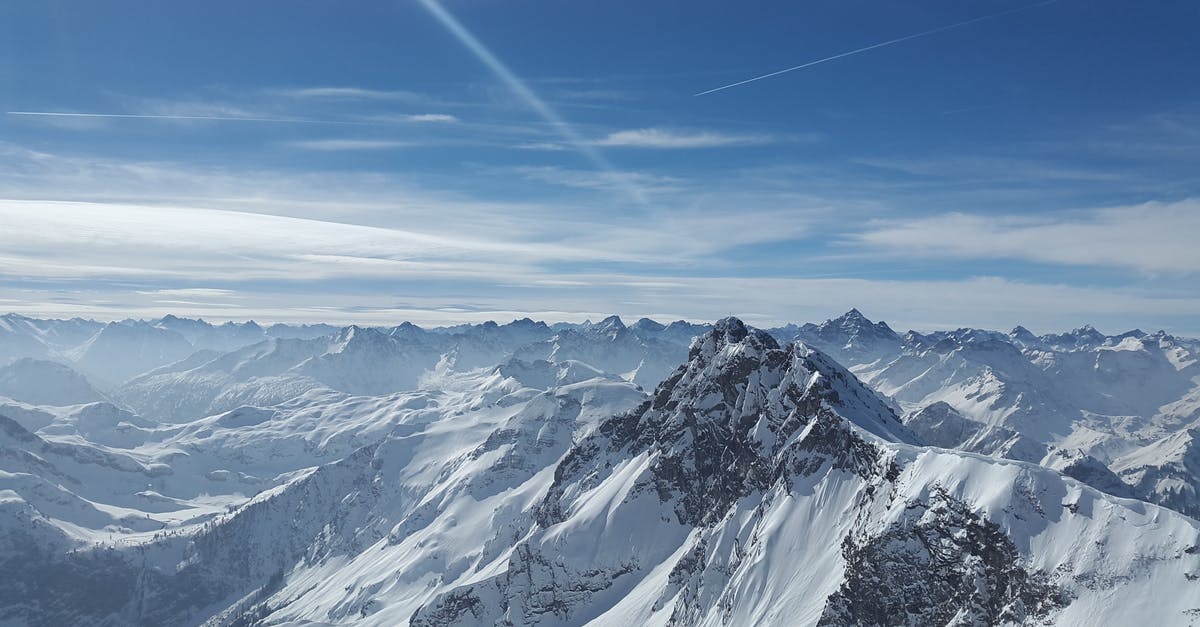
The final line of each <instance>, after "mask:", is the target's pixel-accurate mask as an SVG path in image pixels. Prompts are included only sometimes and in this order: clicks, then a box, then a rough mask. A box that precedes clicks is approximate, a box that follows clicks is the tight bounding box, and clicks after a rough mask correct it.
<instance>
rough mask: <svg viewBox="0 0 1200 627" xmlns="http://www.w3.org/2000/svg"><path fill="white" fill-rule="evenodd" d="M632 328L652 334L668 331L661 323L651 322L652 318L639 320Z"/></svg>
mask: <svg viewBox="0 0 1200 627" xmlns="http://www.w3.org/2000/svg"><path fill="white" fill-rule="evenodd" d="M630 328H632V329H636V330H638V331H647V332H651V333H657V332H659V331H662V330H664V329H666V328H667V327H666V326H665V325H663V324H662V323H660V322H656V321H654V320H651V319H650V318H639V319H638V321H637V322H635V323H633V325H631V326H630Z"/></svg>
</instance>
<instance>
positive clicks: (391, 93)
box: [275, 86, 429, 103]
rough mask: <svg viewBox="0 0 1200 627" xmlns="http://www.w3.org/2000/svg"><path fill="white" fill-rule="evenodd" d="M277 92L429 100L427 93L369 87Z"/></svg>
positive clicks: (306, 96)
mask: <svg viewBox="0 0 1200 627" xmlns="http://www.w3.org/2000/svg"><path fill="white" fill-rule="evenodd" d="M275 92H276V93H279V94H282V95H284V96H288V97H290V98H299V99H311V100H321V99H323V100H393V101H397V102H408V103H423V102H428V101H429V97H428V96H426V95H425V94H422V93H419V92H415V91H406V90H401V89H392V90H384V89H368V88H365V87H337V86H326V87H301V88H295V89H280V90H275Z"/></svg>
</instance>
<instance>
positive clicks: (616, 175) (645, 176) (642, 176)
mask: <svg viewBox="0 0 1200 627" xmlns="http://www.w3.org/2000/svg"><path fill="white" fill-rule="evenodd" d="M493 171H499V172H511V173H514V174H516V175H518V176H521V177H523V178H525V179H527V180H531V181H539V182H542V183H550V184H552V185H561V186H564V187H574V188H578V189H604V190H621V189H627V188H628V187H629V186H636V187H637V188H638V189H640V190H642V191H643V192H646V193H655V192H672V191H679V190H681V189H683V184H684V180H683V179H680V178H677V177H672V176H663V175H658V174H651V173H648V172H631V171H617V170H611V171H596V170H577V169H571V168H563V167H560V166H513V167H508V168H499V169H494V170H493Z"/></svg>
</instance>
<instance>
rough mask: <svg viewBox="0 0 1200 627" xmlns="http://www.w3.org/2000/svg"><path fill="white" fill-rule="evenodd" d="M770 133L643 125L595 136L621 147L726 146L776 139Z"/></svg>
mask: <svg viewBox="0 0 1200 627" xmlns="http://www.w3.org/2000/svg"><path fill="white" fill-rule="evenodd" d="M774 139H775V138H774V137H772V136H771V135H745V134H730V133H718V132H714V131H682V130H670V129H661V128H641V129H632V130H624V131H616V132H614V133H610V134H609V135H607V136H606V137H603V138H601V139H598V140H596V141H595V142H594V143H595V145H597V146H611V147H621V148H656V149H684V148H720V147H725V146H748V145H754V144H766V143H770V142H772V141H774Z"/></svg>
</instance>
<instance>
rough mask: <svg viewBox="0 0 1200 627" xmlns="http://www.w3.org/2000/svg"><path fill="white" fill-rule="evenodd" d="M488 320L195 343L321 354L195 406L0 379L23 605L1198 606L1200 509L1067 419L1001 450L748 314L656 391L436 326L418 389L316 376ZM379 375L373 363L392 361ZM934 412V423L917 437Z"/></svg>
mask: <svg viewBox="0 0 1200 627" xmlns="http://www.w3.org/2000/svg"><path fill="white" fill-rule="evenodd" d="M614 322H616V321H608V324H604V323H602V324H599V325H588V326H579V327H565V328H559V329H557V330H555V329H551V328H549V327H547V331H548V335H546V336H544V337H540V338H539V337H537V335H536V334H537V333H546V332H547V331H541V330H538V331H536V332H535V333H533V334H532V335H534V337H533V341H532V342H529V343H531V344H537V345H539V346H541V343H542V342H545V341H546V340H549V339H550V338H552V337H556V336H561V335H563V334H564V332H566V331H570V332H572V333H568V334H567V336H568V337H570V336H571V335H572V334H576V335H579V336H580V337H585V334H586V337H590V338H591V340H592V341H593V342H594V343H595V345H596V346H598V347H604V346H608V345H609V343H610V342H612V341H614V339H615V338H617V337H619V336H622V335H623V334H626V333H629V334H632V333H631V330H632V329H633V327H624V325H621V326H620V327H618V326H617V325H616V324H614ZM495 326H496V327H500V326H507V325H495ZM635 326H640V327H642V328H641V329H639V331H641V332H644V333H647V334H649V336H648V337H646V338H641V337H638V336H637V335H636V334H633V335H634V337H637V338H638V339H639V340H641V341H642V342H643V343H646V342H649V340H656V341H664V342H665V341H668V340H667V339H665V338H663V337H662V333H663V332H664V331H665V330H666V328H667V327H664V328H662V329H659V328H654V327H653V326H651V325H649V324H642V323H639V325H635ZM660 326H661V325H660ZM872 326H873V327H874V328H875V329H879V330H880V331H882V329H880V328H879V327H878V326H877V325H872ZM476 329H477V328H476ZM510 331H517V329H512V330H510ZM475 332H476V331H475V330H473V329H465V330H464V329H459V330H457V331H454V332H434V331H427V330H422V329H416V328H412V329H409V328H406V329H403V330H399V331H394V332H393V331H381V330H365V329H357V328H353V329H346V330H343V331H341V332H339V333H338V334H337V335H335V336H333V337H322V338H318V339H312V340H300V339H281V338H272V339H268V340H266V341H264V342H260V343H259V344H256V345H253V346H252V347H248V348H242V349H239V350H238V351H234V352H231V353H224V354H216V353H213V352H207V351H206V352H201V353H198V354H197V355H199V357H194V358H189V359H186V360H184V362H181V363H180V364H176V365H173V366H167V367H165V368H163V369H161V370H159V371H157V372H156V373H155V374H152V375H150V378H153V377H161V376H164V375H178V374H182V373H187V372H192V371H195V372H194V373H193V375H190V376H194V377H196V381H197V382H201V381H202V380H204V377H209V376H212V377H216V378H220V377H226V376H231V377H238V376H247V377H249V378H251V379H253V378H254V377H279V376H286V377H293V378H294V379H295V380H297V381H299V380H308V381H311V382H316V383H314V384H313V385H312V386H311V387H308V388H305V389H302V390H299V391H297V393H296V394H295V395H293V396H290V397H289V398H286V399H283V400H279V401H275V400H272V401H271V402H269V403H268V402H263V403H256V404H244V405H240V406H235V407H230V408H228V409H227V410H224V411H220V412H217V413H214V414H212V415H208V416H204V417H200V418H195V419H189V420H187V421H183V422H178V423H174V422H164V421H161V420H159V419H157V418H156V417H154V416H152V415H150V414H145V415H138V414H135V413H131V412H129V411H126V410H123V409H121V408H119V407H116V406H114V405H112V404H109V403H103V402H101V403H92V404H87V405H81V406H74V407H38V406H34V405H29V404H25V403H8V404H4V403H0V415H4V416H5V417H4V418H0V529H3V530H4V533H3V534H0V568H3V572H9V573H12V572H20V573H21V574H22V576H21V577H5V578H0V623H11V624H30V625H57V624H114V625H116V624H120V625H125V624H130V625H140V624H145V625H152V624H153V625H157V624H173V625H202V624H203V625H214V626H215V625H301V624H348V623H353V624H365V625H403V624H412V625H450V624H462V625H477V624H542V625H580V624H587V623H591V624H598V625H612V624H622V625H626V624H637V625H695V624H703V625H717V624H721V625H726V624H739V625H741V624H789V625H793V624H794V625H808V624H826V625H848V624H897V623H900V624H921V625H927V624H937V625H951V624H954V625H960V624H1002V623H1010V624H1028V623H1039V624H1040V623H1044V624H1065V625H1071V624H1085V623H1086V624H1095V623H1097V622H1100V623H1104V624H1128V623H1131V622H1133V621H1143V622H1149V623H1151V624H1187V623H1188V622H1189V621H1190V620H1194V619H1196V618H1197V615H1200V600H1198V599H1200V522H1197V521H1196V520H1195V519H1193V518H1189V517H1188V516H1185V515H1183V514H1180V513H1177V512H1174V511H1171V510H1169V509H1164V508H1162V507H1159V506H1156V505H1152V504H1149V503H1146V502H1143V501H1138V500H1132V499H1128V498H1122V497H1120V496H1116V495H1114V494H1111V493H1106V492H1102V491H1100V490H1097V489H1095V488H1093V487H1091V486H1090V485H1087V484H1086V483H1083V482H1081V481H1085V482H1087V483H1093V482H1102V480H1112V478H1113V477H1115V476H1116V475H1112V476H1106V477H1103V478H1101V477H1097V476H1092V475H1091V474H1089V473H1093V474H1094V473H1098V472H1100V471H1103V470H1106V468H1105V467H1104V465H1103V464H1101V465H1100V466H1099V468H1097V467H1096V464H1099V462H1098V461H1096V458H1087V457H1081V456H1076V455H1074V454H1073V453H1071V454H1065V453H1063V451H1065V449H1061V448H1057V449H1053V451H1051V452H1050V453H1048V455H1051V454H1053V453H1059V454H1058V459H1059V461H1058V462H1054V463H1050V462H1044V463H1043V465H1040V466H1039V465H1037V464H1032V463H1027V462H1023V461H1015V460H1013V459H1007V458H1005V456H1006V454H1007V452H1011V451H1012V450H1014V448H1015V447H1013V446H1009V447H1008V448H1007V449H1005V448H1004V447H1003V446H1001V447H999V448H996V449H987V448H986V447H984V448H980V449H978V450H979V451H980V452H979V453H973V452H968V451H966V450H958V449H962V448H963V443H964V442H975V443H976V444H977V445H978V446H983V442H984V441H985V440H987V441H989V442H995V441H998V440H999V439H1000V437H1001V436H1002V435H1003V434H1004V432H1001V431H999V429H1002V428H1003V429H1007V427H1003V426H1002V425H998V424H997V425H988V424H985V423H983V422H980V421H978V420H975V419H974V418H972V417H971V416H970V415H969V414H965V413H962V412H960V411H959V410H957V409H956V408H955V407H952V406H951V405H950V404H938V405H931V406H930V407H928V408H922V409H920V410H918V411H916V412H914V413H912V414H910V415H908V416H906V421H907V424H905V423H904V422H902V421H901V420H900V418H899V417H898V414H897V412H896V411H895V409H894V408H893V406H892V404H893V403H894V402H895V401H892V400H890V399H887V398H885V397H884V396H882V395H881V394H880V393H879V392H878V391H877V390H873V389H871V388H869V387H868V386H866V385H864V384H863V383H862V382H861V381H860V380H859V379H858V378H857V377H856V376H855V375H854V374H852V372H851V371H850V370H847V369H846V368H844V367H842V366H841V365H839V364H838V363H837V361H835V359H834V358H833V357H832V356H830V355H828V354H826V353H825V352H823V351H822V350H820V349H819V348H816V347H812V346H810V345H807V344H805V343H789V344H784V345H781V344H779V343H778V342H777V341H776V340H775V339H774V338H773V337H771V336H770V335H768V334H766V333H764V332H761V331H757V330H754V329H751V328H748V327H746V326H745V325H744V324H742V323H741V322H740V321H738V320H736V319H726V320H722V321H720V322H719V323H717V324H716V325H714V326H712V327H710V328H709V329H708V330H707V331H706V332H705V333H704V334H703V335H701V336H700V337H698V338H696V339H695V340H694V341H693V342H691V344H690V346H689V347H688V348H687V349H686V351H685V353H684V355H683V356H682V357H681V358H680V360H679V361H680V363H681V365H678V366H677V367H676V368H675V369H674V370H673V371H672V372H671V373H670V374H669V375H668V376H666V377H665V379H664V380H663V381H662V382H661V383H660V384H658V386H657V387H656V388H654V390H653V392H652V393H648V392H647V391H646V390H647V389H648V388H645V389H644V388H642V387H639V386H638V385H637V384H635V383H634V382H633V381H631V380H630V377H628V376H622V375H628V371H618V372H612V371H607V372H606V371H604V370H603V369H601V368H599V367H597V366H596V364H594V363H588V362H584V361H578V360H573V359H562V360H558V361H555V360H553V359H539V360H527V359H522V358H521V357H519V356H514V355H512V354H510V355H509V356H508V357H507V358H506V359H504V360H503V361H502V362H501V363H499V364H497V365H494V366H491V367H482V368H474V369H470V370H466V371H462V370H456V369H454V368H449V367H447V361H448V360H447V359H446V357H445V356H446V354H447V353H445V352H440V349H442V348H444V347H445V345H438V346H437V350H432V351H430V354H438V355H440V356H439V361H438V364H435V366H434V369H433V370H432V371H431V372H429V373H428V376H426V377H425V380H426V383H427V385H424V386H419V387H418V388H417V389H410V390H406V391H400V392H395V393H382V394H377V393H376V392H378V390H370V392H371V393H370V394H354V393H348V392H347V391H339V390H337V389H334V387H333V385H332V383H329V384H327V383H321V382H319V381H318V379H317V377H318V376H327V375H329V373H330V372H336V373H352V372H354V371H355V369H358V368H360V366H363V365H364V364H371V363H383V364H389V363H392V362H388V361H387V360H389V359H392V358H393V356H394V355H395V353H393V352H392V348H393V347H394V346H393V344H392V342H395V343H396V345H398V346H399V347H401V348H404V349H412V347H413V346H429V345H430V344H432V343H433V342H432V341H431V340H428V338H427V336H440V337H451V338H454V337H460V338H461V336H464V335H466V336H470V335H471V334H472V333H475ZM513 335H514V336H515V335H517V334H516V333H514V334H513ZM481 336H482V337H492V338H496V337H498V334H496V333H495V332H494V330H491V331H489V330H483V331H482V332H481ZM525 339H528V338H521V339H516V338H515V337H514V338H513V339H511V340H500V339H497V340H496V343H497V344H504V343H505V341H509V342H511V343H517V342H519V341H523V340H525ZM943 339H945V338H938V339H937V340H936V341H937V342H941V341H942V340H943ZM454 341H455V342H458V341H459V340H454ZM839 341H840V340H839ZM903 341H904V340H903V338H902V342H903ZM360 343H361V344H360ZM847 343H849V342H847ZM843 345H844V344H843ZM558 346H569V344H567V343H566V342H564V343H562V344H559V345H558ZM595 350H597V351H599V354H601V355H603V354H605V353H604V352H603V350H604V349H602V348H596V349H595ZM1039 350H1044V349H1039ZM512 352H516V351H512ZM864 354H865V353H864ZM555 357H557V354H556V355H555ZM882 358H883V357H880V358H879V359H882ZM879 359H877V360H876V361H879ZM339 360H341V361H339ZM380 360H382V361H380ZM214 362H219V363H214ZM341 363H345V364H347V366H346V367H345V368H341V367H339V366H338V364H341ZM395 363H396V364H399V363H400V362H399V361H397V362H395ZM288 364H291V365H288ZM302 364H316V365H310V366H309V367H308V369H307V370H305V372H304V373H299V372H295V371H294V369H296V368H297V367H298V366H300V365H302ZM284 366H286V368H285V367H284ZM397 367H398V366H397ZM281 368H282V370H281ZM391 368H392V366H388V367H386V368H380V370H389V369H391ZM278 372H284V373H285V374H284V375H279V374H274V373H278ZM406 372H409V371H404V370H397V372H395V373H393V374H394V376H397V377H399V376H407V375H406V374H405V373H406ZM360 374H362V375H363V378H362V380H361V381H359V382H357V383H356V384H358V385H376V384H377V383H379V381H380V379H378V378H372V377H378V376H381V375H382V374H384V373H376V372H361V373H360ZM389 376H391V375H389ZM327 378H328V376H327ZM164 380H166V379H164ZM331 381H332V380H331ZM391 381H392V380H391V379H383V383H384V384H390V382H391ZM183 385H184V384H182V383H180V384H179V386H181V387H179V389H180V390H182V389H183V387H182V386H183ZM197 386H198V387H202V386H201V385H200V383H197ZM385 387H386V386H385ZM168 388H169V386H168ZM168 388H163V389H164V390H167V389H168ZM210 402H211V401H210ZM986 433H993V435H992V436H991V438H990V440H988V439H987V438H984V437H981V434H986ZM1011 433H1013V434H1015V435H1013V436H1012V437H1017V436H1019V435H1020V434H1018V433H1016V432H1015V431H1011ZM1179 433H1184V434H1185V436H1187V437H1179V438H1177V439H1176V440H1170V441H1167V440H1163V441H1161V442H1158V443H1157V444H1158V445H1159V446H1160V448H1161V449H1162V450H1161V451H1159V452H1158V453H1157V454H1150V453H1146V457H1147V459H1146V460H1141V459H1134V458H1133V457H1126V458H1122V459H1128V460H1129V462H1130V463H1129V465H1127V466H1121V467H1120V469H1119V470H1120V474H1121V477H1122V478H1124V479H1126V481H1130V482H1134V479H1133V477H1134V475H1135V474H1136V475H1137V477H1140V479H1137V481H1142V482H1148V483H1150V484H1153V485H1156V486H1172V485H1176V484H1173V483H1171V482H1172V478H1171V477H1172V476H1173V475H1171V473H1173V472H1176V471H1177V470H1178V469H1180V468H1182V469H1186V468H1188V467H1189V464H1192V462H1193V461H1194V460H1193V459H1192V457H1191V456H1190V455H1192V454H1193V453H1194V448H1193V447H1192V446H1191V442H1192V441H1193V440H1192V439H1190V438H1191V437H1194V434H1191V433H1190V432H1186V431H1181V432H1179ZM930 436H936V437H940V438H943V439H942V440H939V441H938V442H936V444H937V445H938V446H939V447H941V448H931V447H926V446H922V445H921V444H922V443H921V439H922V437H930ZM1048 450H1049V449H1048ZM1169 459H1174V460H1177V461H1178V464H1177V465H1175V466H1172V465H1170V464H1166V465H1163V464H1160V465H1159V466H1154V467H1153V468H1151V463H1147V462H1153V463H1159V462H1162V461H1164V460H1169ZM1093 462H1094V463H1093ZM1114 467H1115V466H1114ZM1060 469H1061V470H1062V472H1060ZM1064 473H1065V474H1064ZM1137 473H1140V474H1137ZM1101 474H1102V473H1101ZM1076 475H1079V477H1077V478H1079V479H1080V480H1076V478H1072V477H1075V476H1076ZM1110 475H1111V473H1110ZM1114 490H1115V488H1113V487H1112V486H1110V490H1109V492H1112V491H1114ZM1167 493H1169V490H1164V492H1163V494H1167Z"/></svg>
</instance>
